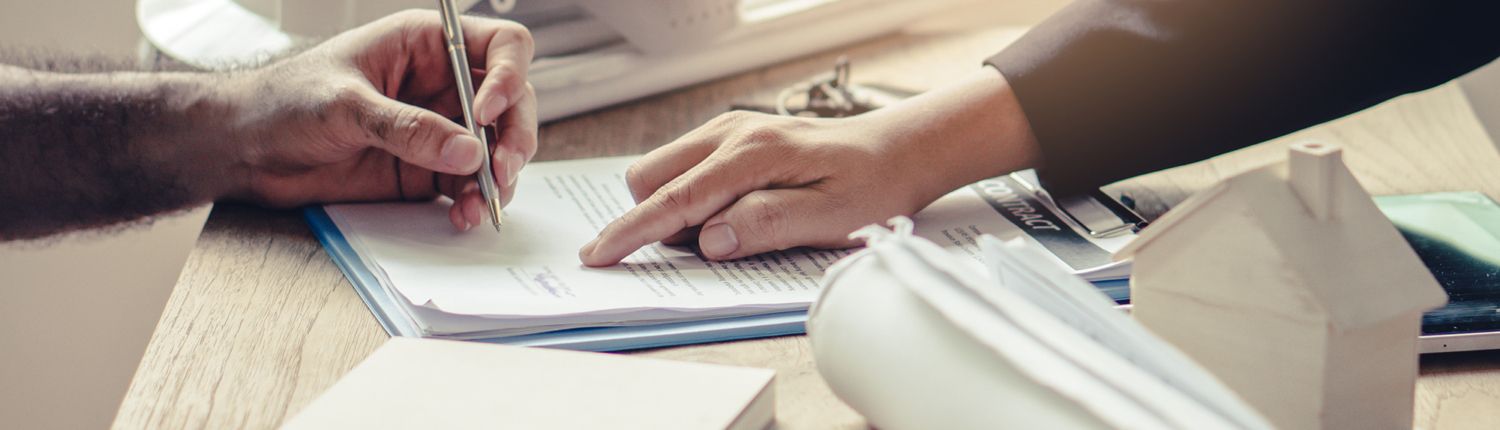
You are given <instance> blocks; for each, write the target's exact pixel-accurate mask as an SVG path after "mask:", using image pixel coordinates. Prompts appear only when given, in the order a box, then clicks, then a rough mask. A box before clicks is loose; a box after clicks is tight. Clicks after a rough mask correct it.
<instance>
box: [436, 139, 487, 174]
mask: <svg viewBox="0 0 1500 430" xmlns="http://www.w3.org/2000/svg"><path fill="white" fill-rule="evenodd" d="M442 157H443V163H444V164H447V165H448V166H449V167H452V168H453V169H454V170H462V171H466V172H467V171H472V170H474V169H478V168H479V162H480V161H482V160H480V158H479V157H481V155H479V139H477V138H475V137H474V136H470V135H467V134H456V135H453V137H452V138H449V139H448V143H446V144H444V145H443V153H442Z"/></svg>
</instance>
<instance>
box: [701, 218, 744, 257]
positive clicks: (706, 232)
mask: <svg viewBox="0 0 1500 430" xmlns="http://www.w3.org/2000/svg"><path fill="white" fill-rule="evenodd" d="M698 249H701V250H703V255H705V256H709V257H723V256H726V255H729V254H733V253H734V251H736V250H739V249H740V240H739V239H738V238H736V237H734V229H732V228H729V224H719V225H716V226H713V227H709V228H705V229H703V232H702V233H699V234H698Z"/></svg>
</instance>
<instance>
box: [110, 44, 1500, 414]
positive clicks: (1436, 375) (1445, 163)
mask: <svg viewBox="0 0 1500 430" xmlns="http://www.w3.org/2000/svg"><path fill="white" fill-rule="evenodd" d="M974 21H980V22H1004V21H999V20H989V21H986V20H985V19H983V18H974V17H972V16H971V17H965V18H959V19H957V20H952V21H948V22H942V23H938V24H934V25H931V26H918V27H917V29H916V30H914V31H912V32H909V33H907V34H904V35H899V36H891V37H886V38H882V39H879V40H875V41H872V42H869V43H865V44H862V45H859V46H854V47H850V48H848V49H844V50H841V52H837V53H829V54H826V55H819V56H815V57H811V58H806V59H802V60H798V61H794V62H790V63H787V64H782V65H778V66H775V67H771V68H768V69H766V70H762V71H758V72H753V73H747V74H744V75H740V76H736V77H733V78H729V79H724V80H721V81H717V82H713V83H709V84H705V85H699V86H696V87H692V88H688V89H685V90H681V91H677V92H674V93H670V94H666V95H661V96H657V97H653V98H650V99H647V100H643V101H639V102H634V103H630V104H627V105H623V106H619V107H615V108H611V109H607V110H604V111H600V112H596V113H592V114H588V115H585V116H581V117H577V118H573V119H569V120H565V121H561V122H557V123H554V124H550V125H547V126H545V127H543V128H542V131H541V139H542V145H541V150H540V152H539V153H538V155H537V160H558V159H569V158H579V157H593V156H606V155H623V154H640V153H644V152H646V151H648V150H650V149H651V148H654V147H656V146H659V145H661V144H663V143H666V142H668V141H670V140H672V139H673V138H675V137H676V136H678V135H680V134H682V133H684V132H686V131H688V130H690V129H692V128H693V127H695V126H697V125H698V124H701V123H703V122H704V121H707V120H708V119H710V118H712V117H714V116H715V115H718V114H719V113H722V112H724V111H725V110H727V109H728V107H729V105H730V104H731V103H745V102H757V103H762V104H764V103H769V102H770V101H771V100H772V97H773V96H774V95H775V92H776V91H777V90H778V89H780V88H782V87H785V86H787V85H790V84H792V83H794V82H796V81H799V80H801V79H804V78H806V77H808V76H810V75H812V74H815V73H818V72H822V71H825V70H827V69H828V68H829V67H830V66H831V65H832V64H833V59H834V57H835V55H837V54H839V53H845V54H849V55H850V57H851V59H852V60H853V66H854V67H853V78H854V81H855V82H880V83H886V84H892V85H898V86H904V87H908V88H913V89H925V88H931V87H935V86H938V85H941V84H942V83H944V82H947V81H949V80H951V79H954V78H956V77H958V76H962V75H963V74H966V73H968V72H970V71H972V70H973V69H974V68H976V67H979V64H980V61H981V60H982V59H983V58H984V57H986V56H988V55H989V54H991V53H993V52H994V51H996V50H997V49H998V48H999V47H1001V46H1003V45H1004V44H1006V43H1009V42H1010V41H1011V40H1013V39H1014V38H1015V37H1016V36H1017V35H1019V34H1020V32H1021V30H1020V29H1019V28H1015V27H1011V28H982V27H974V26H969V25H965V24H964V22H974ZM1301 138H1317V139H1321V140H1324V141H1328V142H1333V143H1338V144H1342V145H1346V147H1347V148H1348V150H1347V152H1346V160H1347V161H1348V163H1349V164H1350V166H1351V167H1352V168H1353V170H1354V172H1355V175H1356V176H1358V177H1359V179H1360V181H1361V182H1362V183H1363V184H1364V185H1365V186H1366V187H1367V188H1368V189H1369V190H1370V191H1371V192H1372V193H1375V194H1395V193H1413V192H1425V191H1440V190H1462V189H1478V190H1481V191H1484V192H1485V193H1487V194H1489V195H1490V196H1491V197H1496V198H1500V156H1497V154H1496V152H1495V149H1494V147H1493V145H1492V144H1491V143H1490V141H1489V139H1488V138H1487V137H1486V136H1485V134H1484V132H1483V130H1482V129H1481V128H1480V125H1479V123H1478V121H1477V120H1476V119H1475V118H1474V116H1473V114H1472V112H1471V111H1470V110H1469V107H1468V103H1467V101H1466V100H1465V99H1464V98H1463V94H1462V93H1461V92H1460V91H1458V89H1457V88H1456V87H1454V86H1452V85H1449V86H1445V87H1442V88H1439V89H1437V90H1435V91H1431V92H1428V93H1424V94H1422V95H1419V96H1416V97H1408V98H1404V99H1400V100H1397V101H1395V102H1393V103H1389V104H1387V105H1383V106H1381V107H1378V108H1376V109H1373V110H1371V111H1369V112H1365V113H1362V114H1359V115H1356V116H1353V117H1350V118H1347V119H1344V120H1341V121H1338V122H1336V123H1333V124H1331V125H1326V126H1321V127H1317V128H1315V129H1311V130H1308V131H1305V132H1303V133H1299V134H1297V135H1295V136H1293V137H1289V138H1287V139H1281V140H1278V141H1275V142H1270V143H1268V144H1265V145H1261V146H1257V147H1253V148H1249V149H1247V150H1245V151H1241V152H1237V153H1234V154H1231V155H1228V156H1224V157H1220V158H1216V159H1214V160H1210V161H1207V162H1204V163H1200V164H1196V165H1193V166H1187V167H1184V168H1179V169H1174V170H1172V171H1168V172H1163V173H1159V174H1154V175H1149V176H1146V177H1142V178H1138V179H1134V180H1131V181H1127V182H1124V183H1121V184H1117V185H1115V186H1112V187H1111V190H1113V191H1117V192H1129V193H1131V194H1133V195H1134V196H1136V198H1137V199H1138V200H1140V201H1141V204H1142V205H1143V207H1144V208H1145V209H1146V211H1147V212H1148V213H1151V214H1153V215H1155V214H1159V213H1160V212H1161V211H1162V210H1163V209H1164V208H1166V207H1169V206H1170V205H1171V204H1174V203H1176V202H1179V201H1181V200H1182V199H1184V198H1186V196H1187V195H1189V194H1190V193H1191V192H1193V191H1195V190H1198V189H1202V188H1204V187H1206V186H1207V185H1208V184H1209V183H1211V182H1212V181H1213V180H1215V179H1217V178H1219V177H1220V176H1222V175H1225V174H1229V173H1233V172H1235V171H1238V170H1240V169H1241V168H1244V167H1246V166H1250V165H1255V164H1258V163H1261V162H1264V161H1267V160H1271V159H1275V158H1277V157H1280V156H1283V155H1284V154H1285V152H1284V150H1283V149H1281V148H1282V147H1283V146H1284V145H1285V144H1286V142H1287V141H1290V140H1296V139H1301ZM580 245H581V244H580ZM386 339H387V336H386V334H385V333H384V331H382V330H381V328H380V326H379V325H378V324H377V323H376V322H375V319H374V318H373V317H371V315H370V313H369V311H368V310H367V309H366V308H365V306H364V304H363V303H362V302H360V300H359V298H358V296H357V295H356V294H355V293H354V290H353V288H352V286H351V285H350V284H349V282H348V281H347V280H345V279H344V276H343V275H342V274H341V273H340V272H339V270H338V268H337V267H336V266H335V265H334V264H333V262H332V261H331V260H330V259H329V257H328V256H327V255H326V254H325V253H324V252H323V249H322V247H321V246H320V245H319V244H318V242H317V240H316V239H315V238H314V237H313V236H312V234H311V232H310V231H309V229H308V227H307V226H306V225H305V224H304V223H303V221H302V219H301V217H300V215H299V214H298V213H296V212H284V211H268V210H262V209H257V208H251V207H246V206H241V205H230V204H223V205H219V206H218V207H216V208H215V209H214V211H213V214H212V216H211V217H210V218H209V221H208V224H207V226H206V227H205V228H204V231H203V234H202V236H201V237H200V238H199V240H198V245H197V249H196V250H195V251H194V252H193V254H192V256H191V257H190V259H189V262H188V264H187V267H186V269H185V270H184V272H183V274H182V277H181V280H180V281H179V283H178V285H177V288H176V290H175V291H174V292H173V294H172V296H171V299H170V301H169V302H168V303H167V306H166V310H165V312H164V313H163V315H162V318H161V322H160V324H159V325H158V327H157V331H156V333H155V334H154V335H153V338H152V340H151V344H150V346H149V347H148V348H147V351H146V355H145V357H144V359H143V361H142V363H141V367H140V369H139V370H138V372H137V374H136V376H135V380H134V381H133V383H132V385H131V387H130V390H129V392H128V393H127V394H126V397H125V400H124V403H123V405H122V406H121V409H120V413H119V416H118V417H117V419H116V422H115V425H114V427H115V428H121V429H137V428H171V429H179V428H195V429H196V428H211V429H221V428H241V429H271V428H276V427H278V426H280V424H281V423H282V421H283V420H284V419H285V418H286V417H289V416H291V415H294V414H296V413H297V412H298V411H299V410H300V409H302V408H303V407H304V406H306V405H307V404H308V402H310V401H312V399H313V398H315V397H316V396H318V395H319V394H320V393H322V392H323V391H324V390H325V389H327V388H328V387H329V386H330V385H332V384H333V383H334V382H335V381H337V380H338V378H339V377H340V376H342V375H343V374H344V373H345V372H347V371H348V370H349V369H350V368H352V367H353V366H354V365H355V364H357V363H358V362H359V361H360V360H362V359H363V358H364V357H366V356H367V355H368V354H369V353H370V352H371V351H373V350H374V349H375V348H376V347H378V346H379V345H380V344H382V343H383V342H385V340H386ZM638 354H641V355H646V356H653V357H660V358H669V359H679V360H691V361H703V362H714V363H725V364H736V365H746V366H757V367H768V368H774V369H777V371H778V372H779V373H778V381H777V383H776V384H777V385H776V386H777V393H776V396H777V405H776V413H777V419H778V427H779V428H781V429H829V428H835V429H845V428H866V425H865V423H864V421H863V419H862V418H861V417H860V416H858V415H857V414H855V413H854V412H853V411H852V410H850V409H849V408H848V407H846V406H844V405H843V404H842V403H840V402H839V401H838V400H837V399H835V398H834V397H832V395H831V394H830V392H829V391H828V388H827V387H826V386H825V385H824V384H823V382H822V380H821V379H820V378H819V377H818V376H817V371H816V369H815V367H814V365H813V361H812V355H811V353H810V351H809V349H808V345H807V341H806V339H805V338H804V337H802V336H787V337H778V338H770V339H758V340H747V341H739V342H727V343H719V344H709V345H696V346H686V347H679V348H665V349H657V350H650V351H643V352H638ZM1422 374H1423V377H1422V379H1421V381H1420V383H1419V387H1418V390H1419V396H1418V404H1417V416H1418V419H1417V425H1418V427H1419V428H1424V429H1465V428H1497V427H1500V423H1497V421H1496V420H1497V419H1500V418H1497V416H1500V353H1497V352H1481V353H1458V354H1449V355H1444V356H1431V357H1425V358H1424V359H1423V362H1422Z"/></svg>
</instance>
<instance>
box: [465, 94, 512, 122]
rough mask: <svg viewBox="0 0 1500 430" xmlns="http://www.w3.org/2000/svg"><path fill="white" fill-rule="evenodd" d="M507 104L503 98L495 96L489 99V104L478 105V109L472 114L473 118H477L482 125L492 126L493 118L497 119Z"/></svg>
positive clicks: (507, 101)
mask: <svg viewBox="0 0 1500 430" xmlns="http://www.w3.org/2000/svg"><path fill="white" fill-rule="evenodd" d="M509 103H510V100H507V99H506V98H505V96H500V95H496V96H494V97H490V102H489V103H485V104H482V105H479V109H477V111H476V112H474V116H476V117H478V118H479V122H480V123H483V124H484V125H490V124H494V123H495V118H499V117H500V113H501V112H505V107H506V106H507V105H508V104H509Z"/></svg>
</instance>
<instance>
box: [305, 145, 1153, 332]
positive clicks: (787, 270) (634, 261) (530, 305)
mask: <svg viewBox="0 0 1500 430" xmlns="http://www.w3.org/2000/svg"><path fill="white" fill-rule="evenodd" d="M637 158H638V157H633V156H632V157H613V158H596V159H584V160H571V161H558V162H538V163H532V164H530V165H528V166H527V167H526V169H525V170H523V171H522V172H521V175H520V178H519V180H518V187H517V190H516V197H515V199H514V200H513V201H512V202H511V203H510V205H509V206H507V207H506V208H505V210H504V213H503V217H504V219H505V220H506V222H505V228H504V229H503V230H502V231H501V232H500V233H498V234H497V233H494V232H492V231H489V230H488V229H471V230H470V231H467V232H460V231H458V230H457V229H455V228H453V226H452V225H451V224H450V222H449V221H448V207H449V205H451V201H448V200H446V199H440V200H436V201H432V202H419V203H378V204H347V205H330V206H326V207H324V208H323V210H324V211H326V213H327V218H328V219H329V220H331V221H332V223H333V224H334V225H335V226H336V228H337V232H336V233H338V234H337V235H336V236H342V240H344V241H346V242H347V243H348V246H349V247H350V248H352V249H353V251H354V252H355V253H356V254H358V258H357V260H358V263H357V264H358V265H359V266H361V267H347V266H348V265H350V264H351V263H350V262H346V261H342V260H341V261H340V263H341V264H344V265H346V267H344V269H345V270H346V273H348V272H349V271H350V270H355V271H368V272H369V273H370V274H372V275H373V277H374V278H375V279H376V280H378V282H379V286H378V287H375V286H366V287H367V288H371V289H374V288H379V289H380V290H382V291H381V292H383V293H385V294H388V295H389V296H390V297H392V298H393V300H392V301H394V302H395V303H396V305H397V307H398V308H399V309H398V311H399V313H400V314H401V316H402V317H403V318H407V319H410V320H412V321H413V322H414V324H415V325H416V326H417V328H418V329H419V330H420V332H421V333H420V335H422V336H424V337H446V338H459V339H488V338H497V337H507V336H520V335H527V334H532V333H542V332H551V331H557V330H566V329H573V328H579V327H612V326H635V325H652V324H665V323H676V322H684V321H703V320H714V319H721V318H731V317H741V316H748V315H761V314H772V313H785V312H799V311H805V310H806V309H807V307H808V305H809V304H810V303H811V302H812V301H813V299H814V298H815V297H817V295H818V293H819V289H820V282H821V281H822V277H823V274H824V271H825V270H826V269H827V268H828V267H829V265H831V264H833V263H834V262H835V261H837V260H838V259H840V258H842V257H844V256H847V255H849V254H851V253H852V252H853V251H854V250H821V249H811V248H793V249H788V250H783V251H774V252H768V253H764V254H760V255H755V256H751V257H746V258H741V259H738V260H732V261H710V260H707V259H704V258H703V257H701V256H700V255H699V254H697V253H696V252H695V250H694V249H692V248H690V247H674V246H667V245H663V244H661V243H659V242H658V243H655V244H652V245H649V246H646V247H644V248H642V249H640V250H638V251H636V252H635V253H634V254H631V255H630V256H629V257H627V258H626V259H625V260H624V261H622V262H621V263H620V264H618V265H614V266H610V267H603V268H591V267H586V266H584V265H583V264H582V263H580V261H579V259H578V249H579V248H581V247H582V246H583V245H584V244H585V243H588V241H590V240H592V239H594V237H596V236H597V235H598V233H599V231H600V230H601V229H603V228H604V226H606V225H608V223H609V222H611V221H613V220H615V219H616V218H618V217H619V216H620V215H623V214H624V213H625V212H626V211H628V210H629V209H630V208H632V207H634V205H635V201H634V199H633V198H632V197H631V194H630V191H629V189H628V188H627V187H626V185H625V177H624V175H625V170H626V169H627V168H628V167H629V166H630V164H631V163H632V162H634V161H635V160H636V159H637ZM1017 180H1020V179H1018V178H1010V177H1002V178H996V179H994V180H988V181H982V182H980V183H977V184H975V185H973V186H970V187H965V188H963V189H960V190H957V191H955V192H953V193H952V194H949V195H948V196H945V197H943V198H942V199H940V200H938V201H937V202H936V203H934V204H933V205H932V206H931V207H929V208H928V209H926V210H924V211H922V212H921V213H919V214H917V215H916V216H915V217H914V218H915V219H916V221H917V233H918V234H919V235H922V236H924V237H928V238H929V239H931V240H933V241H935V242H938V243H939V244H942V245H944V246H945V247H947V248H949V249H950V250H951V251H952V252H953V253H954V254H955V258H960V259H963V260H965V261H971V262H972V263H973V264H975V265H976V267H977V266H978V265H980V264H982V255H981V254H980V253H979V251H978V245H977V242H976V240H977V238H978V237H979V236H980V235H982V234H990V235H995V236H997V237H1001V238H1007V239H1009V238H1022V239H1023V240H1030V241H1034V242H1037V243H1040V244H1043V245H1045V246H1046V247H1047V248H1048V249H1049V250H1054V252H1055V253H1057V254H1055V255H1054V257H1056V258H1055V261H1053V262H1052V263H1054V264H1057V265H1060V266H1061V267H1064V268H1066V269H1068V270H1070V271H1072V272H1074V273H1080V274H1084V275H1085V276H1086V277H1088V275H1094V276H1093V279H1095V280H1097V279H1118V278H1123V277H1125V276H1127V275H1128V263H1127V265H1126V266H1123V270H1124V272H1123V273H1124V274H1122V273H1121V270H1120V269H1121V268H1122V266H1120V265H1118V264H1114V263H1111V262H1110V260H1109V256H1110V254H1111V253H1112V252H1113V251H1115V250H1118V249H1119V248H1120V247H1123V246H1124V245H1125V243H1128V242H1129V241H1130V239H1131V238H1133V237H1134V235H1133V234H1125V235H1121V236H1116V237H1111V238H1094V237H1088V236H1087V235H1086V234H1080V233H1079V232H1078V231H1077V229H1076V228H1074V227H1071V226H1070V225H1069V223H1068V221H1065V220H1064V219H1063V217H1059V216H1057V215H1055V214H1053V213H1052V211H1051V210H1049V209H1048V208H1047V207H1045V206H1046V204H1044V203H1041V202H1037V201H1036V199H1035V196H1034V195H1033V194H1030V193H1027V192H1026V191H1025V190H1024V189H1022V188H1023V187H1022V186H1020V185H1017V183H1016V182H1015V181H1017ZM316 227H317V226H316V225H315V229H316ZM324 233H325V232H321V231H320V232H319V234H320V236H325V237H324V239H325V243H327V242H326V241H327V240H328V237H326V236H327V235H325V234H324ZM1059 237H1061V238H1062V239H1059ZM330 252H332V251H330ZM336 259H337V258H336ZM351 278H353V276H351ZM366 300H367V302H369V299H368V298H367V299H366ZM371 305H372V307H374V304H373V303H371ZM387 311H389V310H387Z"/></svg>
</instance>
